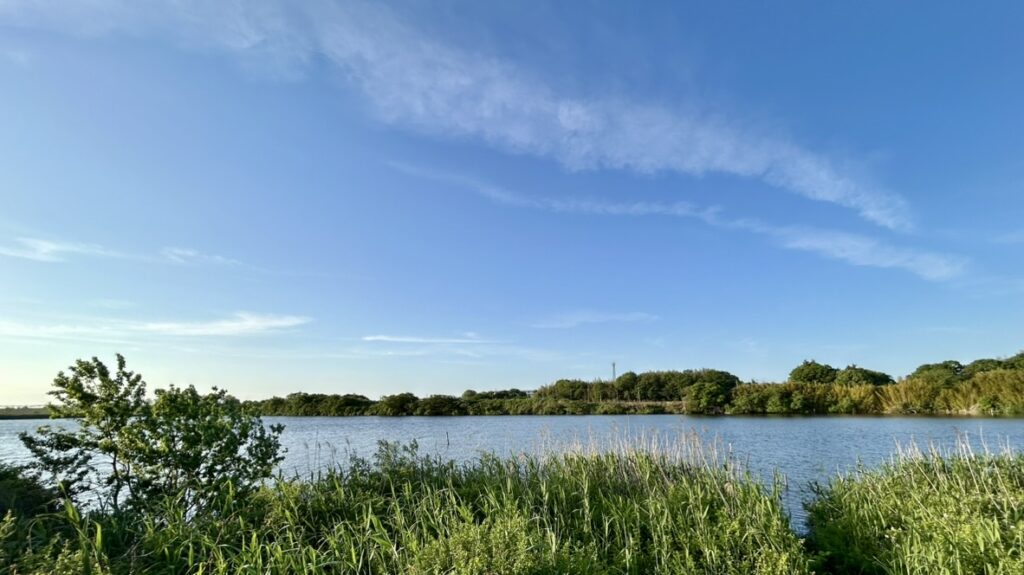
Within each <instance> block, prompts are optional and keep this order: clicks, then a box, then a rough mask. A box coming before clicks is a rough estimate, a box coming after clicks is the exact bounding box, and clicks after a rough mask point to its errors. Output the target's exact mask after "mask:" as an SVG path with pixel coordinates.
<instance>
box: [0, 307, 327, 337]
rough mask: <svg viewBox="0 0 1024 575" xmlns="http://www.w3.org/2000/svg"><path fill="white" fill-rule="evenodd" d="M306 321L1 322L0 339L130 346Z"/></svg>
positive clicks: (255, 317) (242, 317) (257, 317)
mask: <svg viewBox="0 0 1024 575" xmlns="http://www.w3.org/2000/svg"><path fill="white" fill-rule="evenodd" d="M310 321H311V320H310V318H308V317H302V316H294V315H275V314H256V313H248V312H238V313H236V314H234V315H232V316H231V317H228V318H223V319H217V320H212V321H190V322H183V321H174V322H145V321H124V320H117V319H109V318H95V319H92V320H88V321H77V322H71V323H49V324H33V323H23V322H14V321H5V320H0V337H12V338H31V339H57V340H81V341H110V342H132V341H136V340H137V339H138V338H140V337H144V336H174V337H231V336H256V335H268V334H274V333H281V332H284V331H287V330H289V329H292V328H296V327H299V326H302V325H305V324H307V323H309V322H310Z"/></svg>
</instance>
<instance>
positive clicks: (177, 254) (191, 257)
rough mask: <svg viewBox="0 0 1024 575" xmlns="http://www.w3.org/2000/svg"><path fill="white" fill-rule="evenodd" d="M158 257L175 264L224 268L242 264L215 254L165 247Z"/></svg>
mask: <svg viewBox="0 0 1024 575" xmlns="http://www.w3.org/2000/svg"><path fill="white" fill-rule="evenodd" d="M160 255H161V256H163V258H164V259H166V260H167V261H170V262H174V263H177V264H214V265H225V266H238V265H241V264H242V263H241V262H239V261H238V260H233V259H231V258H226V257H224V256H218V255H216V254H204V253H202V252H200V251H198V250H194V249H190V248H175V247H167V248H164V249H162V250H160Z"/></svg>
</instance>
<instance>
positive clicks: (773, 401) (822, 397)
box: [252, 352, 1024, 416]
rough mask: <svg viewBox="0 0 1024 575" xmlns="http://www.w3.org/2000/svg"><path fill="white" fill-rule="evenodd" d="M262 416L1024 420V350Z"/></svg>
mask: <svg viewBox="0 0 1024 575" xmlns="http://www.w3.org/2000/svg"><path fill="white" fill-rule="evenodd" d="M252 404H253V405H255V406H256V407H257V408H258V410H259V412H260V413H262V414H263V415H270V416H273V415H281V416H348V415H380V416H403V415H577V414H578V415H585V414H653V413H689V414H707V415H719V414H736V415H740V414H778V415H813V414H922V415H923V414H929V415H1024V352H1021V353H1019V354H1017V355H1015V356H1013V357H1010V358H1006V359H979V360H977V361H973V362H971V363H968V364H962V363H960V362H958V361H944V362H941V363H930V364H925V365H922V366H920V367H918V368H917V369H916V370H914V372H913V373H911V374H910V375H908V376H906V377H904V378H901V379H900V380H898V381H897V380H895V379H893V377H892V376H890V375H889V374H886V373H882V372H880V371H874V370H871V369H866V368H863V367H859V366H856V365H850V366H847V367H845V368H842V369H839V368H835V367H833V366H831V365H827V364H822V363H818V362H816V361H804V362H803V363H801V364H800V365H798V366H797V367H795V368H794V369H793V370H792V371H791V372H790V374H789V379H788V380H787V381H786V382H785V383H756V382H750V383H743V382H741V381H740V379H739V378H738V377H736V376H735V375H733V374H731V373H729V372H727V371H721V370H716V369H698V370H685V371H649V372H644V373H639V374H638V373H633V372H631V371H630V372H626V373H623V374H622V375H620V376H619V377H617V378H616V379H615V380H614V381H601V380H597V381H583V380H578V379H560V380H558V381H555V382H554V383H551V384H549V385H546V386H543V387H541V388H539V389H537V390H536V391H535V392H532V393H531V392H527V391H523V390H519V389H509V390H501V391H479V392H478V391H474V390H467V391H466V392H465V393H463V394H462V395H461V396H460V397H456V396H452V395H431V396H428V397H423V398H420V397H417V396H416V395H414V394H412V393H399V394H395V395H385V396H383V397H381V398H380V399H379V400H376V401H375V400H372V399H370V398H368V397H366V396H363V395H355V394H346V395H326V394H310V393H293V394H290V395H288V396H287V397H283V398H282V397H273V398H270V399H267V400H263V401H257V402H252Z"/></svg>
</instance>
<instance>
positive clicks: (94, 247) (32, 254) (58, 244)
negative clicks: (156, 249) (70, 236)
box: [0, 237, 243, 266]
mask: <svg viewBox="0 0 1024 575" xmlns="http://www.w3.org/2000/svg"><path fill="white" fill-rule="evenodd" d="M0 256H6V257H11V258H19V259H25V260H32V261H37V262H47V263H56V262H66V261H68V260H69V259H71V258H72V257H91V258H118V259H128V260H136V261H142V262H162V263H173V264H186V265H220V266H241V265H243V264H242V263H241V262H239V261H238V260H234V259H231V258H227V257H224V256H219V255H216V254H207V253H203V252H200V251H198V250H195V249H191V248H181V247H166V248H163V249H162V250H160V253H159V255H156V256H152V255H140V254H130V253H125V252H121V251H117V250H113V249H109V248H106V247H104V246H101V245H98V244H86V243H77V242H66V241H55V240H46V239H40V238H30V237H20V238H15V239H14V241H13V242H12V243H10V244H8V245H6V246H5V245H0Z"/></svg>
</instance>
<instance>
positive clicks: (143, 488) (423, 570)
mask: <svg viewBox="0 0 1024 575" xmlns="http://www.w3.org/2000/svg"><path fill="white" fill-rule="evenodd" d="M798 385H802V384H798ZM817 385H820V384H817ZM144 390H145V384H144V383H143V382H142V379H141V377H140V376H138V375H137V374H134V373H132V372H129V371H127V370H126V369H125V365H124V361H123V359H122V358H120V357H119V358H118V368H117V370H116V372H111V371H109V370H107V368H106V366H104V365H103V364H102V363H101V362H99V361H98V360H95V359H94V360H92V361H90V362H81V361H80V362H78V363H77V364H76V365H75V366H73V367H72V368H71V372H70V374H69V375H64V374H63V373H62V374H60V375H59V376H58V378H57V380H55V390H54V392H53V394H54V396H55V397H56V398H57V405H56V406H55V407H56V409H57V411H58V413H62V414H64V415H66V416H69V417H74V418H76V419H78V420H79V421H80V423H81V425H79V426H77V427H78V429H77V430H76V431H74V432H69V431H60V430H55V429H43V430H41V432H40V433H39V434H37V435H31V436H29V435H26V436H24V437H23V440H24V441H25V442H26V444H27V445H29V447H31V448H32V450H33V452H34V453H35V455H36V464H35V465H34V466H33V467H32V468H29V469H15V468H10V467H4V466H3V465H0V575H30V574H32V575H43V574H46V575H61V574H79V573H88V574H97V575H106V574H110V575H119V574H125V575H127V574H143V575H146V574H161V575H163V574H167V575H171V574H183V575H184V574H200V573H202V574H223V575H227V574H247V573H251V574H253V575H255V574H264V573H282V574H284V573H309V574H320V573H323V574H327V573H330V574H341V573H368V574H369V573H414V574H436V575H440V574H465V575H471V574H473V575H476V574H479V575H484V574H495V575H500V574H555V573H569V574H572V573H578V574H584V573H598V574H600V573H605V574H627V573H630V574H632V573H635V574H640V573H669V574H672V573H677V574H683V573H686V574H700V573H709V574H710V573H716V574H737V575H738V574H748V573H751V574H764V575H768V574H810V573H835V574H840V573H871V574H873V573H880V574H890V573H891V574H896V573H950V574H952V573H1020V572H1022V569H1024V559H1022V553H1024V539H1022V537H1024V456H1022V455H1015V454H1012V453H1004V454H1002V455H999V456H991V455H983V456H977V457H976V456H974V455H973V454H971V453H970V452H969V451H967V450H966V448H965V449H963V450H961V451H960V452H958V453H956V454H954V455H953V456H952V457H942V456H941V455H940V454H937V453H930V454H928V455H927V456H922V455H920V454H918V453H915V452H909V453H907V454H904V455H903V456H902V457H901V458H899V459H897V460H895V462H894V463H893V464H891V465H889V466H886V467H883V468H881V469H879V470H875V471H871V470H861V471H859V472H857V473H854V474H851V475H846V476H839V477H836V478H834V479H833V481H832V482H831V483H830V484H829V485H825V486H818V488H817V490H816V491H817V493H816V496H815V498H814V500H813V501H811V502H809V504H808V511H809V517H810V519H809V528H810V531H809V532H808V533H807V537H806V539H801V538H800V536H798V535H797V534H796V533H795V532H794V531H793V530H792V529H791V528H790V526H789V524H788V520H787V517H786V515H785V513H784V511H783V509H782V505H781V489H782V487H781V482H779V481H776V482H775V483H774V484H773V485H771V486H768V487H767V488H766V487H765V486H763V485H762V484H760V483H759V482H758V481H756V480H755V479H754V478H752V477H751V476H750V475H748V474H746V473H745V472H744V471H743V470H742V469H741V468H740V467H738V466H737V465H736V464H735V462H733V461H732V460H730V459H728V458H726V459H721V458H719V456H718V455H717V452H716V451H714V450H713V449H712V450H708V449H706V448H705V447H703V446H701V445H700V444H699V443H686V442H684V443H682V444H677V445H674V446H672V449H664V448H662V449H658V450H651V449H644V448H643V447H642V446H639V448H638V446H637V445H636V444H623V445H621V446H619V447H618V448H617V449H612V450H611V451H605V452H603V453H599V452H587V451H571V452H568V453H560V454H557V455H555V454H552V455H547V456H519V457H512V458H498V457H494V456H482V457H481V458H479V459H477V460H475V461H471V462H468V463H454V462H450V461H445V460H441V459H438V458H433V457H429V456H424V455H421V454H420V453H419V452H418V451H417V449H416V446H415V445H410V446H404V447H403V446H397V445H394V444H388V443H383V444H381V446H380V448H379V450H378V452H377V455H376V456H375V457H374V458H373V459H372V460H364V459H359V458H353V459H350V460H349V461H347V462H345V463H344V464H342V465H339V466H338V467H336V468H334V469H331V470H327V471H323V472H320V473H318V474H316V475H315V476H311V477H306V478H284V477H276V478H274V477H271V475H270V469H271V467H272V466H273V465H274V463H275V462H277V461H279V457H280V455H279V451H280V446H279V444H278V442H277V434H278V433H280V431H281V430H280V429H279V428H278V429H268V428H266V427H264V426H262V425H260V422H259V419H258V418H257V417H255V416H254V415H253V414H252V412H250V411H247V410H246V409H245V408H244V407H243V406H241V404H240V403H239V402H237V401H235V400H233V399H232V398H231V397H230V396H228V395H226V394H224V393H223V392H222V391H215V392H214V393H211V394H208V395H201V394H198V393H196V392H195V390H191V389H184V390H183V389H177V388H173V387H172V388H170V389H167V390H159V391H158V392H157V393H156V399H155V400H153V401H141V399H142V398H143V397H144ZM509 399H513V400H514V399H522V398H509ZM257 428H259V429H262V430H263V431H262V432H260V431H257V430H256V429H257ZM90 479H91V481H90Z"/></svg>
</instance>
